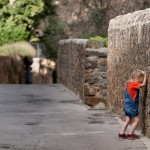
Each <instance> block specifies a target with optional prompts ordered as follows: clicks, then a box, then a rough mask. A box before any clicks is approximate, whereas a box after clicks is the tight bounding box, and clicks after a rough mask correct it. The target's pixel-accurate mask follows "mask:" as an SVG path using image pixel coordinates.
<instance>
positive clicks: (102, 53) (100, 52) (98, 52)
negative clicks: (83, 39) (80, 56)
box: [85, 48, 107, 58]
mask: <svg viewBox="0 0 150 150" xmlns="http://www.w3.org/2000/svg"><path fill="white" fill-rule="evenodd" d="M85 53H86V56H98V57H105V58H106V57H107V48H99V49H93V48H86V52H85Z"/></svg>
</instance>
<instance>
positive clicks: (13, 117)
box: [0, 84, 148, 150]
mask: <svg viewBox="0 0 150 150" xmlns="http://www.w3.org/2000/svg"><path fill="white" fill-rule="evenodd" d="M120 127H121V125H120V124H119V123H118V120H117V119H115V118H114V116H113V115H112V114H111V113H110V112H109V111H108V110H88V109H87V106H85V105H84V104H82V102H81V101H80V99H79V98H78V97H77V96H76V95H74V94H73V93H72V92H71V91H69V90H68V89H67V88H65V87H64V86H62V85H59V84H57V85H0V150H8V149H10V150H147V149H148V148H147V146H146V145H145V144H144V143H143V140H141V139H140V140H133V141H132V140H121V139H118V137H117V134H118V130H119V129H120Z"/></svg>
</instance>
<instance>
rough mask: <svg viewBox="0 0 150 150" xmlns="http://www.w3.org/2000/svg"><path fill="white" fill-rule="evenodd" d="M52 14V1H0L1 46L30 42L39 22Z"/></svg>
mask: <svg viewBox="0 0 150 150" xmlns="http://www.w3.org/2000/svg"><path fill="white" fill-rule="evenodd" d="M48 7H49V9H48ZM52 14H55V9H54V6H53V5H52V0H15V1H14V3H13V4H10V3H9V0H0V18H1V20H0V45H3V44H5V43H12V42H16V41H22V40H30V38H31V36H33V32H32V31H33V30H34V28H35V27H36V25H37V24H38V21H39V20H40V19H41V18H43V17H45V16H49V15H52Z"/></svg>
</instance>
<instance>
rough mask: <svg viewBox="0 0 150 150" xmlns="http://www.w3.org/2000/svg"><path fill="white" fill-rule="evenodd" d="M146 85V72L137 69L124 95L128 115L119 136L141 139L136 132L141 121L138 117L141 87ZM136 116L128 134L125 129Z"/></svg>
mask: <svg viewBox="0 0 150 150" xmlns="http://www.w3.org/2000/svg"><path fill="white" fill-rule="evenodd" d="M145 85H146V73H145V72H144V71H141V70H136V71H134V72H133V73H132V74H131V79H130V80H129V81H128V82H127V88H126V91H125V97H124V111H125V115H126V121H125V122H124V124H123V125H122V128H121V131H120V133H119V135H118V136H119V138H123V139H126V138H128V139H139V138H140V137H139V136H138V135H136V134H134V131H135V129H136V128H137V126H138V125H139V123H140V119H139V117H138V108H139V88H141V87H143V86H145ZM133 118H134V123H133V124H132V126H131V130H130V132H129V134H128V135H126V134H125V131H126V129H127V127H128V125H129V124H130V122H131V120H132V119H133Z"/></svg>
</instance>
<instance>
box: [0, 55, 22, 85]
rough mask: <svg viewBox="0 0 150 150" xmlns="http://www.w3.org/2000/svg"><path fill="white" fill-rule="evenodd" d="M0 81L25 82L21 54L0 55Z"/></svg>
mask: <svg viewBox="0 0 150 150" xmlns="http://www.w3.org/2000/svg"><path fill="white" fill-rule="evenodd" d="M0 83H2V84H4V83H9V84H11V83H16V84H20V83H24V63H23V59H22V57H19V56H0Z"/></svg>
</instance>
